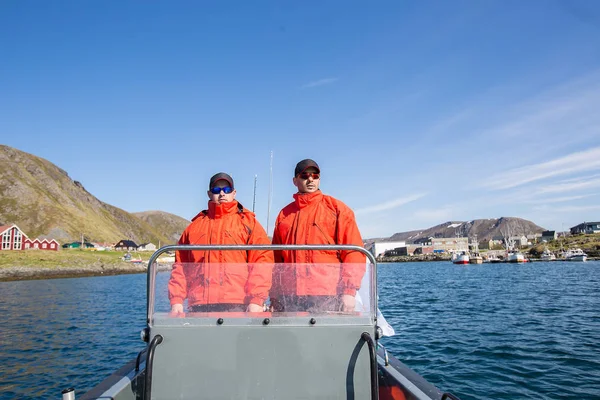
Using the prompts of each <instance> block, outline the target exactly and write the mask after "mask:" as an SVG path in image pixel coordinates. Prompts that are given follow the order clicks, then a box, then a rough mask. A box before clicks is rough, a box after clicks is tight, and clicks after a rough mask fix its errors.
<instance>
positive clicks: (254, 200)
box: [252, 175, 258, 212]
mask: <svg viewBox="0 0 600 400" xmlns="http://www.w3.org/2000/svg"><path fill="white" fill-rule="evenodd" d="M257 178H258V175H254V196H253V198H252V212H254V207H255V206H256V179H257Z"/></svg>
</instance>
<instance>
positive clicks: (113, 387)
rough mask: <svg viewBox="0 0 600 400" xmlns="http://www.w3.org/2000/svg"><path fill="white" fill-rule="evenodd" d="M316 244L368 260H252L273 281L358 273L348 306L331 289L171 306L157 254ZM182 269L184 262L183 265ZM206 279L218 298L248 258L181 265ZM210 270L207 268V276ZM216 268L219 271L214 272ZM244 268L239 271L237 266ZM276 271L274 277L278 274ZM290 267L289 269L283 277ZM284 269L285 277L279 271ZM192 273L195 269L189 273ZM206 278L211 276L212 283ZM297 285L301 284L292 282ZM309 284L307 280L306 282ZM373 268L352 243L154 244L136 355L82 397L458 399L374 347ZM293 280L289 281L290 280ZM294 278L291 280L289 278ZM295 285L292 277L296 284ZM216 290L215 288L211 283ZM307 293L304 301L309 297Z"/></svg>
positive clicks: (306, 247) (310, 247)
mask: <svg viewBox="0 0 600 400" xmlns="http://www.w3.org/2000/svg"><path fill="white" fill-rule="evenodd" d="M194 250H199V251H207V250H210V251H215V250H218V251H249V250H304V251H306V250H319V251H358V252H361V253H363V254H364V255H365V258H366V260H367V262H366V265H364V264H360V265H352V264H331V265H328V264H255V265H253V266H251V268H268V271H269V273H270V271H271V270H272V271H274V272H273V274H272V276H273V282H274V284H280V283H281V282H282V281H283V280H285V279H289V277H290V276H298V275H302V276H303V277H305V278H306V277H307V278H308V282H310V280H311V279H313V278H314V280H315V282H316V281H319V279H317V278H318V277H322V276H339V275H340V274H341V271H365V273H364V276H363V279H362V283H361V288H360V290H359V291H358V292H357V293H356V305H355V306H354V309H352V310H349V309H348V307H345V308H344V307H342V306H341V304H339V298H338V296H333V297H332V298H331V299H327V298H323V296H319V298H318V301H316V302H315V301H306V299H305V298H302V299H298V298H296V297H294V296H291V297H289V298H286V299H285V301H283V302H282V303H283V306H282V304H277V306H276V307H273V306H275V304H269V301H267V304H266V306H265V308H264V309H263V311H262V312H248V311H247V310H245V309H241V310H240V309H236V308H233V309H229V310H225V311H222V310H219V311H215V310H212V309H202V307H200V310H198V308H197V307H190V305H189V304H184V310H185V311H184V312H183V313H173V312H171V306H170V302H169V298H168V282H169V277H170V274H169V273H158V269H157V263H156V260H157V259H158V257H159V256H160V255H161V254H163V253H165V252H167V251H194ZM180 266H181V265H180ZM183 267H184V268H188V269H189V270H192V271H198V270H199V268H200V269H201V270H202V273H199V274H198V279H206V281H203V283H202V284H203V285H204V286H203V287H204V289H203V292H202V296H205V297H206V298H211V296H213V297H214V296H216V295H215V292H214V291H213V292H212V293H211V292H210V288H211V287H212V285H216V286H218V285H221V286H222V285H223V283H224V282H226V281H227V280H228V279H236V278H239V277H236V276H234V275H236V274H242V275H243V274H247V273H248V272H247V271H248V268H249V266H248V265H247V264H222V263H211V264H205V265H202V266H200V267H199V266H198V265H186V266H183ZM208 268H210V269H214V270H213V271H212V272H213V273H208V270H207V269H208ZM215 271H218V273H217V274H215V273H214V272H215ZM244 271H245V272H244ZM279 272H281V274H282V275H281V276H280V275H279ZM290 272H292V274H290ZM284 274H285V278H284ZM194 276H196V275H194ZM207 276H211V277H214V276H218V277H219V279H217V280H216V281H211V280H210V278H205V277H207ZM298 282H299V281H298ZM304 282H306V280H305V281H304ZM376 282H377V268H376V261H375V259H374V257H373V256H372V254H371V253H369V252H368V251H366V250H365V249H364V248H362V247H358V246H350V245H336V246H330V245H320V246H316V245H220V246H208V245H185V246H184V245H176V246H166V247H163V248H161V249H159V250H157V251H156V252H155V253H154V254H153V255H152V257H151V258H150V261H149V264H148V272H147V292H148V298H147V326H146V327H145V328H144V329H143V330H142V339H143V340H144V341H145V342H146V343H147V345H146V348H145V349H143V350H142V351H141V352H140V353H139V355H138V357H137V359H136V360H135V362H133V361H132V362H131V363H129V364H128V365H126V366H124V367H123V368H121V369H120V370H119V371H117V372H116V373H115V374H113V375H112V376H111V377H109V378H108V379H107V380H105V381H104V382H102V383H101V384H100V385H98V386H97V387H96V388H94V389H92V390H91V391H90V392H88V393H86V394H85V395H84V396H83V397H82V398H83V399H100V398H110V399H118V400H121V399H122V400H125V399H145V400H150V399H152V400H169V399H199V398H202V399H378V398H381V399H403V400H404V399H445V398H450V399H455V398H456V397H455V396H453V395H451V394H448V393H442V392H440V391H439V390H438V389H437V388H436V387H435V386H433V385H431V384H429V383H428V382H427V381H425V380H424V379H423V378H422V377H420V376H419V375H418V374H416V373H415V372H414V371H411V370H410V369H409V368H408V367H406V366H405V365H403V364H402V363H400V362H399V361H398V360H396V359H395V358H393V357H392V356H390V355H389V354H388V353H387V352H386V351H385V349H383V348H379V350H378V346H377V341H378V339H379V338H380V335H381V329H379V328H378V326H377V285H376ZM289 283H290V282H286V284H289ZM292 284H295V283H294V282H292ZM298 284H299V283H298ZM216 290H218V288H217V289H216ZM309 300H310V299H309Z"/></svg>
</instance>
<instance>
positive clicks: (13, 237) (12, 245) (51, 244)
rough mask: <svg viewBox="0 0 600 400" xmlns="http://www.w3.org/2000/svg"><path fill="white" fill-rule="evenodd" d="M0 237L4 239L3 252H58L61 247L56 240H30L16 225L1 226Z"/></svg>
mask: <svg viewBox="0 0 600 400" xmlns="http://www.w3.org/2000/svg"><path fill="white" fill-rule="evenodd" d="M0 237H2V247H1V248H0V249H1V250H28V249H39V250H53V251H57V250H58V249H59V247H60V244H59V243H58V242H57V241H56V240H54V239H39V238H36V239H29V237H27V235H26V234H25V233H23V231H22V230H21V229H20V228H19V227H18V226H17V225H15V224H12V225H3V226H0Z"/></svg>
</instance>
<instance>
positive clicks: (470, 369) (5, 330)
mask: <svg viewBox="0 0 600 400" xmlns="http://www.w3.org/2000/svg"><path fill="white" fill-rule="evenodd" d="M167 280H168V273H161V274H159V276H158V277H157V286H158V287H159V291H160V290H166V282H167ZM379 283H380V285H379V287H380V292H379V297H380V304H379V305H380V308H381V310H382V311H383V313H384V315H385V316H386V318H387V319H388V321H389V322H390V323H391V324H392V325H393V326H394V328H395V329H396V332H397V333H398V336H395V337H392V338H385V339H384V340H383V343H384V344H385V345H386V347H387V348H388V350H390V352H391V353H392V354H394V355H396V356H398V358H400V359H401V360H402V361H404V362H405V363H406V364H408V365H409V366H410V367H412V368H413V369H415V370H417V371H418V372H419V373H421V374H422V375H424V376H425V377H426V378H427V379H428V380H429V381H431V382H432V383H434V384H435V385H436V386H438V387H440V388H442V389H448V390H451V391H452V392H453V393H455V394H457V395H459V396H460V397H461V399H463V400H469V399H492V398H502V399H524V398H531V399H534V398H535V399H540V398H541V399H555V398H578V399H598V398H600V374H599V373H598V371H600V313H599V312H598V310H600V263H599V262H588V263H585V264H583V263H580V264H570V263H531V264H530V265H511V264H489V265H485V264H483V265H468V266H458V265H453V264H451V263H449V262H437V263H403V264H382V265H380V268H379ZM0 298H1V299H2V301H1V302H0V312H1V313H2V316H3V323H2V325H1V329H0V388H1V389H0V390H1V392H0V398H1V399H14V398H18V399H50V398H60V391H61V390H62V389H63V388H65V387H69V386H74V387H75V388H76V391H77V395H81V394H82V393H83V392H85V391H86V390H88V389H89V388H91V387H92V386H93V385H95V384H97V383H98V382H99V381H101V380H102V379H104V378H105V377H107V376H108V375H110V374H111V373H112V372H113V371H114V370H115V369H117V368H118V367H120V366H121V365H123V364H124V363H126V362H127V361H129V360H131V359H132V358H133V357H135V355H136V354H137V351H139V350H140V349H141V348H142V347H143V345H144V343H143V342H141V340H140V339H139V331H140V330H141V329H142V328H143V327H144V324H145V319H146V315H145V312H146V276H145V275H143V274H138V275H121V276H109V277H97V278H79V279H57V280H46V281H43V280H40V281H23V282H1V283H0ZM157 308H158V309H168V303H164V304H162V303H161V304H157Z"/></svg>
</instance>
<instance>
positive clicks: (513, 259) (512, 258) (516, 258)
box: [506, 250, 528, 263]
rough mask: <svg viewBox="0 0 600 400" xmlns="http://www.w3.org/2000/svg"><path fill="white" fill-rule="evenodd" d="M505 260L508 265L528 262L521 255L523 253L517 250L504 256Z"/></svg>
mask: <svg viewBox="0 0 600 400" xmlns="http://www.w3.org/2000/svg"><path fill="white" fill-rule="evenodd" d="M506 260H507V261H508V262H509V263H524V262H527V261H528V260H527V259H526V258H525V256H524V255H523V253H521V252H520V251H517V250H512V251H509V252H508V254H507V255H506Z"/></svg>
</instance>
